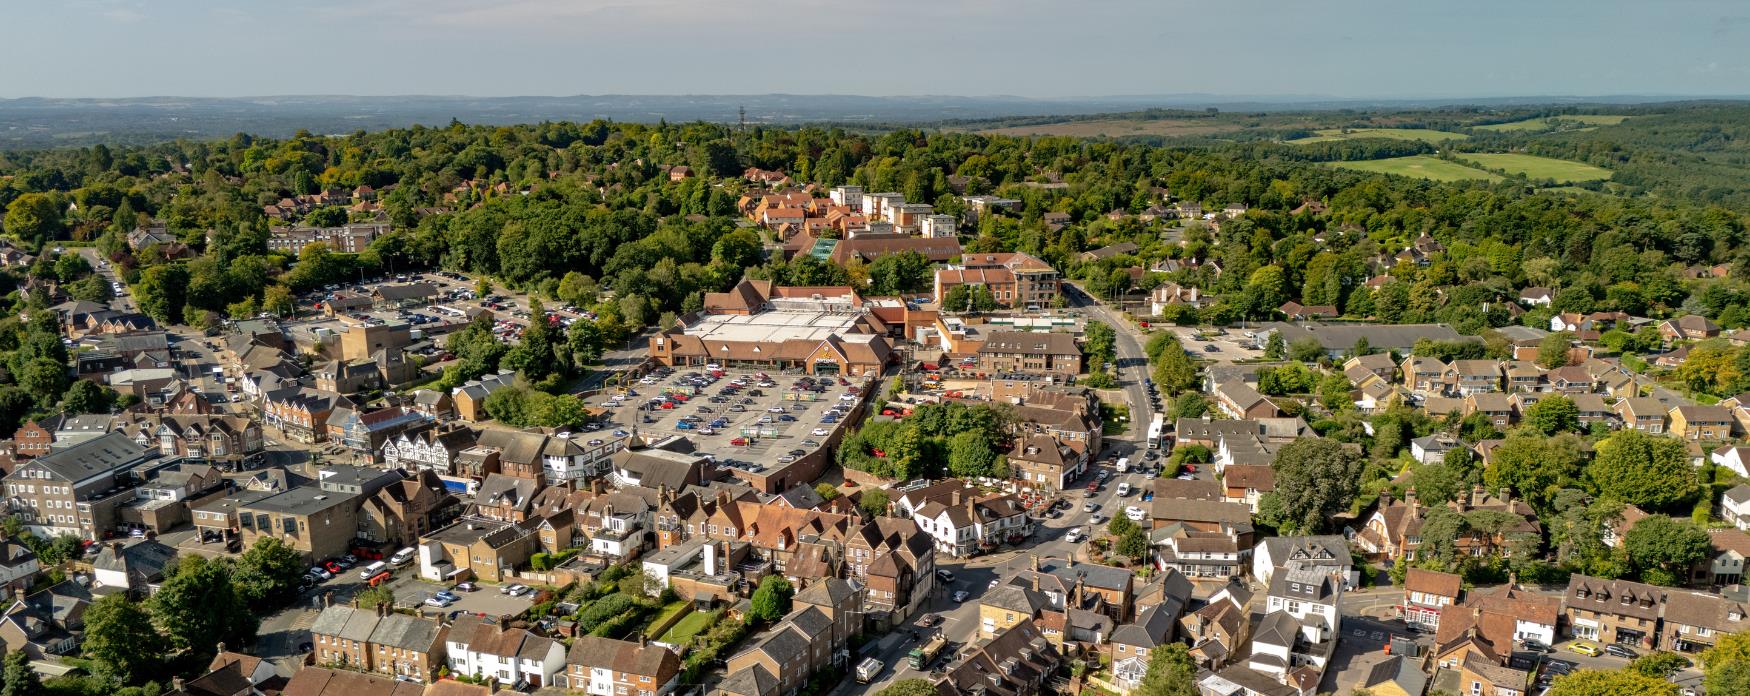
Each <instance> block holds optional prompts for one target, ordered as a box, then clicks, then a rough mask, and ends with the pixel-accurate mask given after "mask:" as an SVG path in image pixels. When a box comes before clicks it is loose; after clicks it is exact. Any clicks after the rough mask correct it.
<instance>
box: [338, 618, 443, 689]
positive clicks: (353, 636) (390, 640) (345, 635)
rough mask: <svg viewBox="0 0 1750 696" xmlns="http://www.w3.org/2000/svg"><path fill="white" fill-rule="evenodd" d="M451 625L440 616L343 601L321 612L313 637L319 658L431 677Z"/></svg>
mask: <svg viewBox="0 0 1750 696" xmlns="http://www.w3.org/2000/svg"><path fill="white" fill-rule="evenodd" d="M449 631H450V629H449V627H447V626H444V625H443V624H441V623H439V622H438V621H437V620H436V619H427V618H424V617H413V616H408V615H406V614H397V613H394V612H391V611H388V610H386V609H383V608H379V609H376V610H372V609H360V608H358V607H355V606H338V605H337V606H329V607H327V608H325V609H323V610H322V613H321V614H319V615H317V617H316V623H314V624H312V625H311V626H310V642H311V644H312V647H313V649H314V651H315V655H316V661H317V663H318V664H321V665H329V666H334V667H345V668H348V669H356V670H360V671H364V672H376V673H378V674H386V675H390V676H394V677H400V678H406V679H412V680H414V681H420V682H429V681H431V680H432V679H434V678H435V677H436V676H437V670H438V668H439V667H442V666H443V664H444V659H445V655H444V638H445V637H446V636H447V635H448V634H449Z"/></svg>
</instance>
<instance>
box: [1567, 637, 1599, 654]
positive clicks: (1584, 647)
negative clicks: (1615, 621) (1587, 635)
mask: <svg viewBox="0 0 1750 696" xmlns="http://www.w3.org/2000/svg"><path fill="white" fill-rule="evenodd" d="M1568 649H1569V650H1572V651H1574V652H1577V653H1580V654H1581V655H1586V656H1588V657H1598V656H1599V655H1600V654H1602V652H1603V651H1601V650H1599V649H1598V646H1596V645H1593V644H1591V643H1588V642H1586V641H1583V640H1582V641H1574V642H1573V643H1572V644H1570V645H1569V646H1568Z"/></svg>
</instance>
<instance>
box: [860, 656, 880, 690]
mask: <svg viewBox="0 0 1750 696" xmlns="http://www.w3.org/2000/svg"><path fill="white" fill-rule="evenodd" d="M884 666H885V665H882V664H881V661H880V660H877V659H875V658H873V657H865V658H863V661H862V662H860V663H857V683H858V684H867V683H869V682H871V681H874V680H875V677H876V675H879V674H881V668H882V667H884Z"/></svg>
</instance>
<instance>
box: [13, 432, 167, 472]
mask: <svg viewBox="0 0 1750 696" xmlns="http://www.w3.org/2000/svg"><path fill="white" fill-rule="evenodd" d="M145 458H146V448H144V447H141V446H140V445H139V444H138V443H136V442H134V441H133V440H130V439H128V437H127V436H126V435H123V434H122V433H119V432H117V433H106V434H104V435H101V436H98V437H95V438H92V439H90V440H86V441H85V442H81V443H79V444H77V445H73V446H72V447H68V448H66V449H62V450H55V451H53V452H50V453H48V454H45V455H43V456H41V457H37V458H36V459H35V460H33V461H34V462H35V463H36V464H38V465H41V466H42V467H43V468H46V469H48V470H49V471H50V472H51V473H53V474H54V475H55V476H57V477H60V478H62V479H65V480H67V481H73V482H77V481H81V480H84V479H86V478H89V477H92V476H96V475H100V474H105V473H109V472H113V471H118V470H121V469H125V468H127V467H128V466H131V465H133V464H136V463H138V462H140V461H141V460H143V459H145Z"/></svg>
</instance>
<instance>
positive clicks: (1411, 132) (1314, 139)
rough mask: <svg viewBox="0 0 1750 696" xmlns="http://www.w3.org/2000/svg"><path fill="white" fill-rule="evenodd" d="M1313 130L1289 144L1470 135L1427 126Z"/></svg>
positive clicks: (1426, 139)
mask: <svg viewBox="0 0 1750 696" xmlns="http://www.w3.org/2000/svg"><path fill="white" fill-rule="evenodd" d="M1313 132H1314V133H1317V135H1313V136H1310V137H1306V138H1299V139H1296V140H1290V141H1288V144H1290V145H1305V144H1307V143H1328V142H1333V141H1337V140H1354V139H1356V138H1391V139H1393V140H1420V141H1422V142H1425V143H1439V142H1445V141H1447V140H1464V139H1465V138H1469V137H1470V136H1468V135H1465V134H1463V133H1448V132H1446V131H1437V130H1428V129H1426V128H1326V129H1324V130H1318V131H1313Z"/></svg>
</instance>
